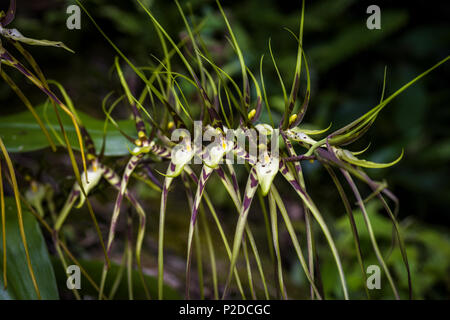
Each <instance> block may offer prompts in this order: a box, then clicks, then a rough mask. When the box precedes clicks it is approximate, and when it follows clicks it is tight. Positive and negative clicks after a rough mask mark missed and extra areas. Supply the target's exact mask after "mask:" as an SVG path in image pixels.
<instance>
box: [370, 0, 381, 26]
mask: <svg viewBox="0 0 450 320" xmlns="http://www.w3.org/2000/svg"><path fill="white" fill-rule="evenodd" d="M366 13H368V14H370V16H369V17H368V18H367V22H366V26H367V29H369V30H373V29H381V10H380V7H379V6H377V5H375V4H373V5H371V6H368V7H367V10H366Z"/></svg>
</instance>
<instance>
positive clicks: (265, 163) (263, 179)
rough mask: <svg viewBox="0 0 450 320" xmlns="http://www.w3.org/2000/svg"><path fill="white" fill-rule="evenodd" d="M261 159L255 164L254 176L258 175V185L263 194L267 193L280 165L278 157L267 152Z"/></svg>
mask: <svg viewBox="0 0 450 320" xmlns="http://www.w3.org/2000/svg"><path fill="white" fill-rule="evenodd" d="M263 158H264V159H262V161H261V160H260V161H258V162H257V163H256V164H255V169H256V176H257V177H258V181H259V185H260V186H261V191H262V193H263V195H264V196H265V195H267V194H268V193H269V190H270V186H271V185H272V182H273V179H274V178H275V176H276V175H277V173H278V170H279V166H280V158H278V157H271V156H270V155H269V154H268V153H267V152H266V154H265V155H264V157H263Z"/></svg>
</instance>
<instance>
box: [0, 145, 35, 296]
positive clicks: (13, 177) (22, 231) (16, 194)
mask: <svg viewBox="0 0 450 320" xmlns="http://www.w3.org/2000/svg"><path fill="white" fill-rule="evenodd" d="M0 149H1V151H2V153H3V157H4V158H5V161H6V165H7V167H8V171H9V175H10V177H11V184H12V187H13V191H14V198H15V200H16V207H17V221H18V224H19V231H20V237H21V238H22V244H23V247H24V249H25V255H26V260H27V265H28V271H29V272H30V276H31V281H32V282H33V286H34V290H35V291H36V295H37V298H38V299H41V294H40V291H39V287H38V284H37V281H36V276H35V274H34V270H33V266H32V264H31V259H30V252H29V250H28V244H27V237H26V235H25V229H24V226H23V217H22V206H21V204H20V192H19V187H18V184H17V180H16V174H15V172H14V167H13V164H12V161H11V158H10V157H9V154H8V151H6V147H5V145H4V144H3V140H2V138H0ZM2 194H3V193H2ZM2 216H4V215H2ZM3 225H5V224H4V222H3ZM4 234H5V233H4ZM3 243H5V242H3ZM4 252H6V250H4ZM5 261H6V260H5Z"/></svg>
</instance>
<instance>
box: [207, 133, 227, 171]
mask: <svg viewBox="0 0 450 320" xmlns="http://www.w3.org/2000/svg"><path fill="white" fill-rule="evenodd" d="M233 146H234V144H233V142H232V141H229V140H227V139H224V138H221V141H220V142H219V143H218V144H214V145H212V146H211V147H208V148H207V153H206V156H205V157H204V159H203V162H204V163H205V165H207V166H208V167H211V168H216V167H217V166H218V165H219V164H220V163H221V161H222V159H223V157H224V156H225V155H226V154H227V153H228V152H230V151H231V150H232V149H233Z"/></svg>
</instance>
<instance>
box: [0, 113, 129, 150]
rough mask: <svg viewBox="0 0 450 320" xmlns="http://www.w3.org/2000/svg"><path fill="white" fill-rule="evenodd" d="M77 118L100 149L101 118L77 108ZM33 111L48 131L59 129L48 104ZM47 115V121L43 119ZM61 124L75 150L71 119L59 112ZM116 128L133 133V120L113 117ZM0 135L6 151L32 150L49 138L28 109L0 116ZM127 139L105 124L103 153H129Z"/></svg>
mask: <svg viewBox="0 0 450 320" xmlns="http://www.w3.org/2000/svg"><path fill="white" fill-rule="evenodd" d="M77 113H78V115H79V117H80V119H81V121H82V122H83V124H84V125H85V126H86V128H88V132H89V134H90V135H91V137H92V140H93V141H94V144H95V147H96V149H97V150H100V149H101V145H102V138H103V125H104V122H103V120H99V119H95V118H93V117H91V116H90V115H87V114H86V113H83V112H81V111H77ZM36 114H37V115H38V116H39V117H40V118H41V119H43V121H44V124H45V127H46V128H47V129H49V130H50V131H51V132H54V133H55V132H56V133H57V134H59V135H60V134H62V133H61V128H60V126H59V124H58V120H57V118H56V115H55V114H54V112H53V109H52V108H50V107H48V108H47V112H45V105H40V106H38V107H36ZM47 119H48V121H47ZM61 119H62V122H63V125H64V128H65V130H66V132H67V134H68V137H69V141H70V143H71V145H72V147H73V148H74V149H76V150H79V148H80V146H79V144H78V143H77V136H76V131H75V127H74V125H73V122H72V120H71V119H70V118H69V117H68V116H67V115H66V114H63V113H61ZM117 123H118V125H119V126H120V128H121V129H122V130H123V131H125V132H126V133H127V134H129V135H133V134H134V133H135V131H136V130H135V124H134V121H133V120H131V119H130V120H121V121H117ZM0 137H1V138H2V139H3V141H4V143H5V145H6V146H7V150H8V151H9V152H27V151H35V150H39V149H43V148H47V147H49V142H48V140H47V139H46V137H45V135H44V133H43V132H42V130H41V128H40V127H39V124H38V123H37V122H36V119H35V118H34V116H33V115H32V114H31V113H30V112H29V111H24V112H20V113H16V114H12V115H7V116H3V117H0ZM59 140H60V139H56V142H57V145H59V146H61V141H59ZM132 147H133V146H132V145H131V143H130V142H129V141H128V140H126V139H125V138H124V137H123V136H122V134H121V133H120V132H119V131H117V130H116V129H115V128H114V127H113V126H112V125H109V126H108V128H107V132H106V146H105V155H106V156H121V155H127V154H129V151H128V148H132Z"/></svg>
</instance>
